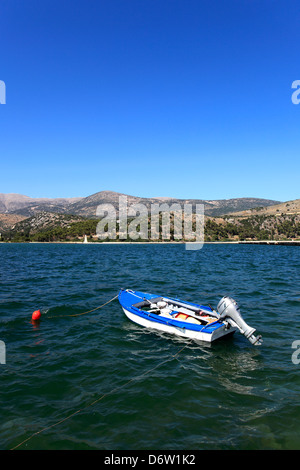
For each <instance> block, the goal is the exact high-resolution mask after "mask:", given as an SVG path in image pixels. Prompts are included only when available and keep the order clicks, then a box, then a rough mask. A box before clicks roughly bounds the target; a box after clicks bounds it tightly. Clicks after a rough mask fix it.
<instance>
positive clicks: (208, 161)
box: [0, 0, 300, 201]
mask: <svg viewBox="0 0 300 470" xmlns="http://www.w3.org/2000/svg"><path fill="white" fill-rule="evenodd" d="M0 24H1V26H0V41H1V42H0V43H1V53H0V54H1V62H0V80H4V82H5V84H6V104H5V105H0V123H1V126H0V155H1V167H0V168H1V173H0V192H2V193H20V194H26V195H28V196H32V197H71V196H88V195H90V194H93V193H95V192H98V191H101V190H112V191H119V192H123V193H127V194H132V195H136V196H145V197H147V196H171V197H179V198H199V199H228V198H232V197H262V198H270V199H276V200H280V201H286V200H290V199H296V198H299V197H300V194H299V176H300V104H299V105H294V104H293V103H292V101H291V95H292V92H293V90H292V89H291V84H292V82H293V81H294V80H299V79H300V67H299V63H300V57H299V46H300V2H299V0H218V1H216V0H172V1H171V0H105V1H104V0H84V1H83V0H59V1H58V0H26V1H24V0H1V2H0Z"/></svg>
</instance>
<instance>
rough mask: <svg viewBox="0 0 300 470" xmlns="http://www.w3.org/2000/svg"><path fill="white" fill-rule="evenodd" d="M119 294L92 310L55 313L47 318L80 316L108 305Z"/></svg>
mask: <svg viewBox="0 0 300 470" xmlns="http://www.w3.org/2000/svg"><path fill="white" fill-rule="evenodd" d="M118 295H119V294H117V295H115V297H113V298H112V299H110V300H109V301H108V302H105V304H102V305H99V307H96V308H93V309H92V310H87V311H86V312H82V313H74V314H71V315H53V316H49V317H47V318H61V317H79V316H80V315H85V314H86V313H91V312H94V311H95V310H99V308H102V307H104V306H105V305H107V304H109V303H110V302H112V301H113V300H115V299H116V298H117V297H118Z"/></svg>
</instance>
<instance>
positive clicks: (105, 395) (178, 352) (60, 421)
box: [10, 299, 190, 450]
mask: <svg viewBox="0 0 300 470" xmlns="http://www.w3.org/2000/svg"><path fill="white" fill-rule="evenodd" d="M112 300H113V299H112ZM110 302H111V301H110ZM107 303H108V302H107ZM104 305H106V304H104ZM98 308H100V307H98ZM85 313H87V312H85ZM189 343H190V341H189V342H187V343H186V344H185V345H184V346H183V347H182V348H181V349H180V350H179V351H177V353H176V354H173V355H172V356H171V357H169V358H167V359H165V360H164V361H162V362H160V363H159V364H157V365H156V366H154V367H152V368H151V369H149V370H147V371H146V372H143V373H142V374H140V375H138V376H137V377H133V378H132V379H130V380H128V381H127V382H126V383H124V384H123V385H119V386H118V387H116V388H114V389H113V390H111V391H110V392H107V393H104V394H103V395H101V396H100V397H98V398H97V399H96V400H94V401H93V402H91V403H89V404H88V405H86V406H83V407H82V408H80V409H79V410H77V411H74V412H73V413H71V414H69V415H68V416H66V417H65V418H62V419H60V420H59V421H57V422H56V423H54V424H50V425H49V426H47V427H45V428H43V429H41V430H40V431H37V432H35V433H33V434H32V435H31V436H29V437H27V439H24V440H23V441H22V442H20V443H19V444H17V445H16V446H15V447H12V448H11V449H10V450H15V449H17V448H18V447H20V446H21V445H22V444H25V442H28V441H29V440H30V439H32V438H33V437H34V436H37V435H38V434H41V433H42V432H44V431H47V430H48V429H51V428H54V427H55V426H58V425H59V424H61V423H63V422H64V421H67V420H68V419H70V418H72V416H75V415H77V414H78V413H80V412H81V411H83V410H86V409H87V408H89V407H90V406H93V405H95V404H96V403H99V401H101V400H103V398H105V397H107V396H108V395H112V394H113V393H115V392H117V391H118V390H121V389H122V388H124V387H126V386H127V385H129V384H130V383H131V382H133V381H134V380H139V379H140V378H142V377H144V376H145V375H147V374H150V372H152V371H153V370H155V369H158V367H160V366H162V365H163V364H165V363H166V362H169V361H171V360H173V359H175V358H176V357H177V356H179V354H180V353H181V352H182V351H183V350H184V349H185V348H186V347H187V346H188V344H189Z"/></svg>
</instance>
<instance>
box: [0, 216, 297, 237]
mask: <svg viewBox="0 0 300 470" xmlns="http://www.w3.org/2000/svg"><path fill="white" fill-rule="evenodd" d="M56 217H57V216H56ZM28 221H29V222H28ZM130 221H131V220H130V219H128V223H130ZM25 222H26V221H22V222H20V223H18V224H16V225H15V227H14V228H13V229H11V230H9V231H6V232H3V233H2V235H1V240H2V241H11V242H29V241H31V242H60V241H80V240H82V238H83V236H84V235H87V237H88V240H89V241H98V238H97V236H96V227H97V223H98V220H95V219H83V218H81V220H78V221H75V222H74V221H73V220H72V219H70V216H67V217H66V216H61V217H60V218H57V219H55V220H54V221H53V220H52V226H51V227H48V226H47V224H45V225H46V226H36V225H34V223H33V218H30V219H27V223H25ZM47 222H48V220H47ZM53 224H54V225H53ZM148 228H149V240H150V239H151V237H150V220H149V221H148ZM195 228H196V227H195V226H194V228H193V229H194V230H195ZM117 230H118V226H117ZM204 233H205V241H211V242H213V241H242V240H292V239H294V240H296V239H300V216H299V215H298V214H281V215H252V216H249V217H234V216H232V215H231V216H224V217H221V218H210V217H207V218H206V221H205V230H204ZM160 239H162V238H161V236H160ZM139 240H140V241H142V240H141V239H138V240H136V241H139ZM173 240H174V233H173V217H171V236H170V241H173ZM104 241H108V239H106V240H104ZM113 241H118V236H117V239H116V240H113ZM128 241H130V239H129V238H128ZM183 241H184V240H183Z"/></svg>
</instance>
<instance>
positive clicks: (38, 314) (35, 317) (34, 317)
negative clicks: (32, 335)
mask: <svg viewBox="0 0 300 470" xmlns="http://www.w3.org/2000/svg"><path fill="white" fill-rule="evenodd" d="M41 316H42V314H41V311H40V310H35V312H33V314H32V317H31V319H32V320H33V321H37V320H40V319H41Z"/></svg>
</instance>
